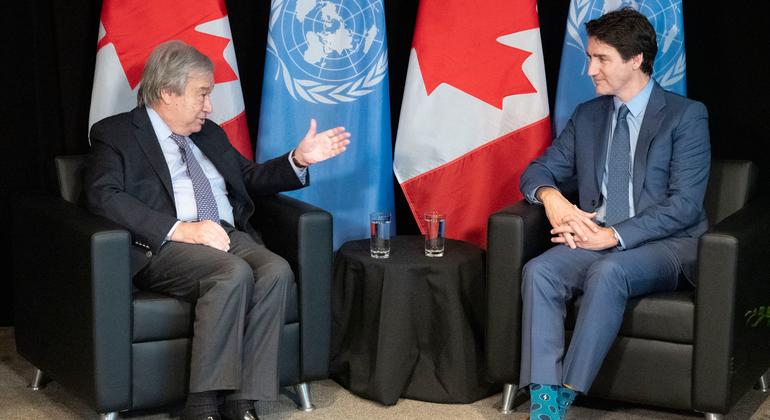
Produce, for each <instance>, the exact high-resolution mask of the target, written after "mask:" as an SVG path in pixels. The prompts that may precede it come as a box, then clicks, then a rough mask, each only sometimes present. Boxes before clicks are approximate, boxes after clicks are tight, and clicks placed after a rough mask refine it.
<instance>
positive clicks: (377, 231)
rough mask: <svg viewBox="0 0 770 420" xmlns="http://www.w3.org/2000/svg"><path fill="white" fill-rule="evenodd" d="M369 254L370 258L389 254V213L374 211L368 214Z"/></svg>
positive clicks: (386, 256)
mask: <svg viewBox="0 0 770 420" xmlns="http://www.w3.org/2000/svg"><path fill="white" fill-rule="evenodd" d="M369 232H370V241H369V254H370V255H371V256H372V258H388V257H389V256H390V213H388V212H384V211H376V212H374V213H371V214H369Z"/></svg>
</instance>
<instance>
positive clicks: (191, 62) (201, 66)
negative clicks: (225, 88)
mask: <svg viewBox="0 0 770 420" xmlns="http://www.w3.org/2000/svg"><path fill="white" fill-rule="evenodd" d="M194 72H197V73H201V74H213V73H214V63H212V62H211V60H210V59H209V58H208V57H206V56H205V55H204V54H203V53H201V52H200V51H198V50H197V49H195V47H193V46H192V45H188V44H185V43H184V42H182V41H167V42H164V43H162V44H160V45H158V46H157V47H155V49H154V50H152V54H150V58H148V59H147V63H146V64H145V65H144V71H143V72H142V81H141V84H140V85H139V91H138V92H137V94H136V102H137V104H138V105H139V106H143V105H144V106H146V105H150V106H152V105H154V104H156V103H157V102H158V101H159V100H160V98H161V93H162V92H163V91H164V90H168V91H171V92H173V93H175V94H177V95H181V94H183V93H184V89H185V86H186V85H187V76H189V75H190V74H191V73H194Z"/></svg>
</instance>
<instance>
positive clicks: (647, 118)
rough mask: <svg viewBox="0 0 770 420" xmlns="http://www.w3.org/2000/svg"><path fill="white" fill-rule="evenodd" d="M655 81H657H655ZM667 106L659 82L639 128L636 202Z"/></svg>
mask: <svg viewBox="0 0 770 420" xmlns="http://www.w3.org/2000/svg"><path fill="white" fill-rule="evenodd" d="M653 83H655V82H653ZM665 106H666V99H665V98H664V97H663V88H661V87H660V86H659V85H658V84H657V83H655V85H653V87H652V92H651V93H650V100H649V101H648V102H647V108H646V109H645V111H644V120H643V121H642V126H641V127H640V128H639V137H638V139H637V140H636V152H634V180H633V184H634V203H635V204H638V203H639V197H641V195H642V186H643V185H644V174H645V173H647V151H648V150H649V149H650V144H652V140H653V139H654V138H655V133H657V132H658V128H660V124H661V123H662V122H663V117H664V116H665V115H664V113H663V108H665Z"/></svg>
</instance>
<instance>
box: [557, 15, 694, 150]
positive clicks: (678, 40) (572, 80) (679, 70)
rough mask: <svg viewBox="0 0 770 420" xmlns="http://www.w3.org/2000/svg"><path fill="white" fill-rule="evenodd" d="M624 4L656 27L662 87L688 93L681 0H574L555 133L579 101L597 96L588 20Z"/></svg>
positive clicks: (657, 68) (657, 73)
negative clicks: (590, 63)
mask: <svg viewBox="0 0 770 420" xmlns="http://www.w3.org/2000/svg"><path fill="white" fill-rule="evenodd" d="M623 7H631V8H633V9H635V10H638V11H639V12H640V13H642V14H643V15H645V16H647V19H649V20H650V23H652V26H653V27H654V28H655V33H656V35H657V42H658V55H657V56H656V57H655V64H654V67H653V69H652V77H653V79H655V80H656V81H657V82H658V83H659V84H660V86H661V87H662V88H663V89H666V90H669V91H671V92H675V93H678V94H680V95H685V94H686V93H687V83H686V80H685V69H686V61H685V51H684V23H683V19H682V0H648V1H636V0H572V1H571V3H570V7H569V14H568V15H567V30H566V33H565V35H564V47H563V49H562V53H561V67H560V68H559V84H558V87H557V89H556V104H555V106H554V133H555V134H557V135H558V134H559V133H561V130H562V129H563V128H564V126H565V125H567V121H568V120H569V118H570V116H572V113H573V112H574V111H575V107H576V106H577V105H578V104H580V103H582V102H585V101H587V100H589V99H592V98H593V97H595V96H596V93H595V90H594V84H593V81H592V80H591V77H590V76H588V62H587V61H586V47H587V46H588V36H587V35H586V29H585V23H586V22H588V21H589V20H592V19H596V18H598V17H600V16H602V15H604V14H605V13H607V12H611V11H613V10H617V9H620V8H623Z"/></svg>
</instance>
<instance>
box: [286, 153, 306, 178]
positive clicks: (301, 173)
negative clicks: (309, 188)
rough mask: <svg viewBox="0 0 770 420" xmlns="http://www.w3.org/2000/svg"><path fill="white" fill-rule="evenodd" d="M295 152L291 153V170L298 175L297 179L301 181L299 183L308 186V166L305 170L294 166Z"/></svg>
mask: <svg viewBox="0 0 770 420" xmlns="http://www.w3.org/2000/svg"><path fill="white" fill-rule="evenodd" d="M293 157H294V150H292V151H291V153H289V165H291V168H292V169H294V173H295V174H296V175H297V178H298V179H299V182H301V183H302V185H306V184H307V181H306V180H307V166H305V167H304V168H300V167H299V166H297V165H295V164H294V159H292V158H293Z"/></svg>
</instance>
